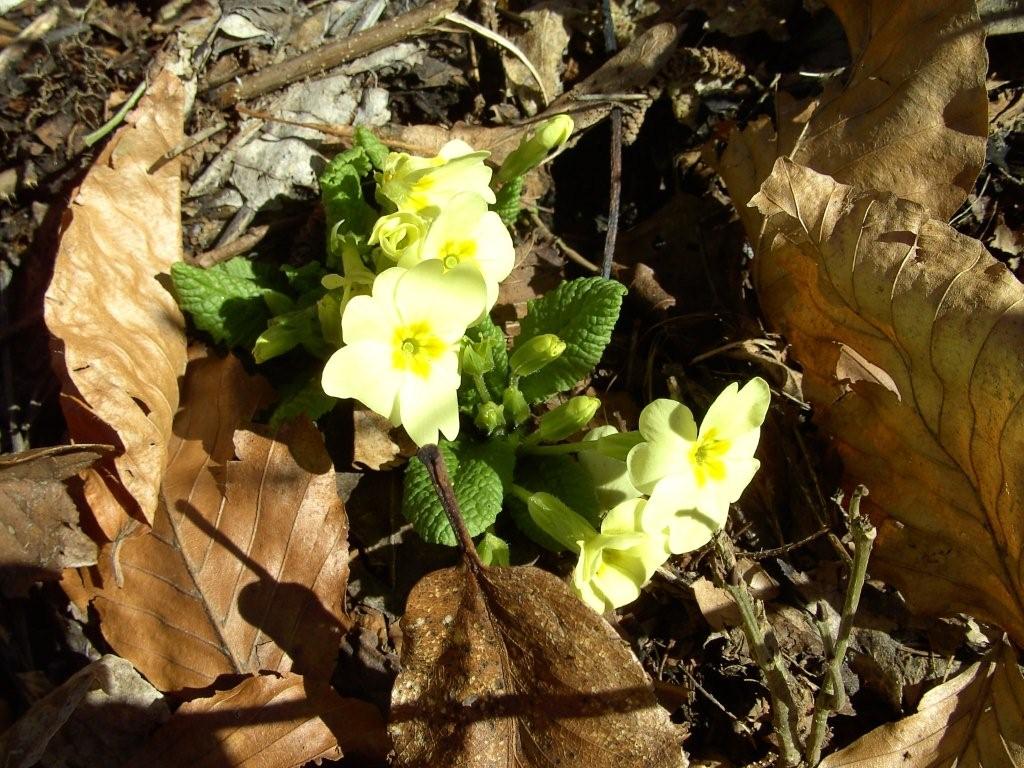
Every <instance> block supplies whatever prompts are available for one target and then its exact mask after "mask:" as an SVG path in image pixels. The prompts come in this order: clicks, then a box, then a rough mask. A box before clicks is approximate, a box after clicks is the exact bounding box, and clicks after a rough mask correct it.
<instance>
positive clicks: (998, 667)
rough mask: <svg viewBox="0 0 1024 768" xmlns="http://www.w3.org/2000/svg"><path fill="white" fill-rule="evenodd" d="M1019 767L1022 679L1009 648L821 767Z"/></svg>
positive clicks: (1023, 726)
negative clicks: (907, 715) (909, 714)
mask: <svg viewBox="0 0 1024 768" xmlns="http://www.w3.org/2000/svg"><path fill="white" fill-rule="evenodd" d="M847 766H859V767H861V768H953V767H954V766H955V767H956V768H1022V766H1024V675H1021V670H1020V667H1018V666H1017V654H1016V652H1015V651H1014V650H1013V648H1011V647H1010V646H1009V645H1005V644H1004V645H1003V646H1002V647H1001V648H1000V649H999V654H998V656H997V657H996V658H995V659H994V660H992V661H988V662H985V663H982V664H974V665H973V666H971V667H970V668H969V669H968V670H966V671H965V672H963V673H961V674H960V675H958V676H957V677H955V678H953V679H952V680H950V681H949V682H947V683H943V684H942V685H940V686H938V687H937V688H933V689H932V690H930V691H929V692H928V693H926V694H925V695H924V697H923V698H922V699H921V703H920V705H919V706H918V708H917V713H916V714H914V715H911V716H910V717H906V718H904V719H902V720H900V721H898V722H895V723H890V724H888V725H883V726H881V727H880V728H876V729H875V730H873V731H871V732H870V733H868V734H867V735H866V736H862V737H861V738H859V739H858V740H857V741H855V742H853V744H851V745H850V746H848V747H846V748H845V749H842V750H840V751H839V752H836V753H834V754H832V755H829V756H828V757H827V758H825V760H824V761H823V762H822V764H821V768H846V767H847Z"/></svg>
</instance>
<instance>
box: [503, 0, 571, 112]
mask: <svg viewBox="0 0 1024 768" xmlns="http://www.w3.org/2000/svg"><path fill="white" fill-rule="evenodd" d="M567 10H568V7H567V6H566V5H565V4H564V3H563V2H561V0H553V1H552V0H541V2H539V3H535V4H534V5H531V6H530V7H529V8H527V9H526V10H524V11H523V12H522V14H521V19H522V21H523V22H524V23H525V25H526V29H525V31H524V32H523V33H522V34H520V35H517V36H515V37H513V38H512V42H514V43H515V44H516V45H517V46H519V49H520V50H521V51H522V52H523V53H524V54H525V55H526V58H527V59H529V60H530V62H531V63H532V64H533V65H534V66H535V67H536V68H537V72H538V73H539V74H540V78H541V81H542V82H543V83H544V90H545V91H547V94H548V95H549V96H558V95H560V94H561V93H562V88H563V87H564V84H563V80H562V70H564V69H565V65H564V64H563V63H562V58H563V57H564V56H565V52H566V51H567V50H568V48H569V26H568V24H567V23H566V20H565V13H566V11H567ZM501 61H502V64H503V65H504V67H505V76H506V77H507V78H508V80H509V83H510V84H511V85H512V86H513V88H514V90H515V92H516V94H517V95H518V96H519V98H520V100H521V101H522V103H523V106H524V107H525V109H526V112H527V114H531V115H532V114H536V113H537V111H538V110H540V109H542V108H543V107H544V104H543V102H542V100H541V94H540V90H539V88H538V86H537V81H536V80H534V79H533V75H532V74H531V72H530V70H529V68H527V66H526V65H525V64H524V63H523V62H522V61H520V60H519V59H518V58H516V57H515V56H512V55H511V54H509V53H506V52H504V51H503V52H502V55H501Z"/></svg>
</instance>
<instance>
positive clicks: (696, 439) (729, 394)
mask: <svg viewBox="0 0 1024 768" xmlns="http://www.w3.org/2000/svg"><path fill="white" fill-rule="evenodd" d="M770 398H771V391H770V390H769V388H768V384H767V383H766V382H765V381H764V379H761V378H754V379H751V380H750V381H749V382H747V383H746V384H745V385H744V386H743V388H742V389H740V388H739V385H738V384H736V383H733V384H730V385H729V386H728V387H726V388H725V390H723V392H722V393H721V394H720V395H719V396H718V397H717V398H716V399H715V402H714V403H712V404H711V407H710V408H709V409H708V412H707V414H706V415H705V416H704V420H703V422H701V425H700V430H699V431H698V429H697V425H696V422H695V421H694V419H693V414H692V413H691V412H690V409H689V408H687V407H686V406H685V405H682V404H681V403H677V402H675V401H674V400H655V401H654V402H652V403H650V404H649V405H648V406H647V407H646V408H644V410H643V412H642V413H641V414H640V433H641V435H642V436H643V438H644V441H645V442H642V443H640V444H639V445H637V446H636V447H635V448H633V449H632V450H631V451H630V452H629V455H628V457H627V464H628V466H629V475H630V480H631V481H632V482H633V484H634V485H635V486H636V487H637V489H639V490H640V491H641V492H643V493H648V494H650V497H651V498H650V501H649V502H648V510H647V512H646V514H647V515H649V516H651V517H658V518H660V519H661V520H663V522H664V525H665V528H666V529H667V530H668V535H669V551H671V552H672V553H673V554H679V553H681V552H689V551H691V550H693V549H697V548H698V547H701V546H703V545H704V544H706V543H707V542H708V541H710V539H711V537H712V536H713V535H714V533H715V531H717V530H718V529H720V528H721V527H722V526H723V525H725V521H726V518H727V517H728V514H729V504H731V503H732V502H734V501H737V500H738V499H739V497H740V495H741V494H742V493H743V490H744V489H745V488H746V487H747V485H748V484H749V483H750V480H751V479H752V478H753V476H754V473H755V472H757V469H758V467H759V466H760V462H758V460H757V459H755V458H754V451H755V450H756V448H757V442H758V439H759V438H760V435H761V424H762V423H763V422H764V418H765V414H766V413H767V411H768V402H769V400H770Z"/></svg>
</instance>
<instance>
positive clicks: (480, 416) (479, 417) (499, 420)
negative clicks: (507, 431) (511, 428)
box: [473, 403, 505, 434]
mask: <svg viewBox="0 0 1024 768" xmlns="http://www.w3.org/2000/svg"><path fill="white" fill-rule="evenodd" d="M473 423H474V424H476V425H477V426H478V427H479V428H480V429H482V430H483V431H484V432H486V433H487V434H491V432H493V431H494V430H496V429H497V428H498V427H503V426H505V409H504V408H502V407H501V405H500V404H499V403H480V405H479V406H478V407H477V409H476V416H475V417H474V418H473Z"/></svg>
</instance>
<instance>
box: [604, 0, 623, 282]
mask: <svg viewBox="0 0 1024 768" xmlns="http://www.w3.org/2000/svg"><path fill="white" fill-rule="evenodd" d="M602 10H603V11H604V50H605V53H610V54H612V53H615V52H616V50H617V49H618V45H617V43H616V41H615V25H614V24H613V22H612V7H611V0H604V1H603V3H602ZM611 121H612V145H611V190H610V192H609V200H608V231H607V232H606V233H605V238H604V260H603V261H602V262H601V277H603V278H604V279H605V280H607V279H608V278H609V277H611V276H612V259H614V258H615V240H616V239H617V238H618V235H619V202H620V199H621V197H622V107H620V106H618V105H616V106H613V107H612V112H611Z"/></svg>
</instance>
